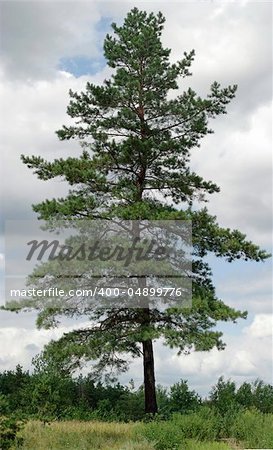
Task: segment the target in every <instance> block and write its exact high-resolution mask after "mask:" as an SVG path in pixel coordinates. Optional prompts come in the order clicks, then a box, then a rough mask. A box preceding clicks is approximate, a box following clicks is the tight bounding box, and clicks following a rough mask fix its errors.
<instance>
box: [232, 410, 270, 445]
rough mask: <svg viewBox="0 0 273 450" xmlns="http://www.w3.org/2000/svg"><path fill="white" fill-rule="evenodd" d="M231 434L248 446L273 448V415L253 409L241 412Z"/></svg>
mask: <svg viewBox="0 0 273 450" xmlns="http://www.w3.org/2000/svg"><path fill="white" fill-rule="evenodd" d="M230 436H232V437H234V438H235V439H237V440H239V441H241V442H243V444H244V447H248V448H273V415H272V414H261V413H260V412H259V411H257V410H255V409H253V410H251V411H243V412H241V413H239V414H238V415H237V417H236V419H235V421H234V423H233V425H232V427H231V429H230Z"/></svg>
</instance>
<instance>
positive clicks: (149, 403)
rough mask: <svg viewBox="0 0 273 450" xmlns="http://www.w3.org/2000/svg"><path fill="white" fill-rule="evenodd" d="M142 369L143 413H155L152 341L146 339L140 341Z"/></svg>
mask: <svg viewBox="0 0 273 450" xmlns="http://www.w3.org/2000/svg"><path fill="white" fill-rule="evenodd" d="M142 349H143V369H144V394H145V413H150V414H155V413H157V402H156V391H155V368H154V351H153V341H152V339H148V340H147V341H143V342H142Z"/></svg>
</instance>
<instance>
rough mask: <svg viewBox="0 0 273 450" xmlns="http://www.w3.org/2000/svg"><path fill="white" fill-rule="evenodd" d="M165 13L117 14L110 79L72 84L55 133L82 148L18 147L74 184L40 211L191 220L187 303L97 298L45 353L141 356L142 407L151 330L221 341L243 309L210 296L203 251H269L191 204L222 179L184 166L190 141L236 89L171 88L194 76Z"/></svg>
mask: <svg viewBox="0 0 273 450" xmlns="http://www.w3.org/2000/svg"><path fill="white" fill-rule="evenodd" d="M164 22H165V19H164V17H163V15H162V14H161V13H160V12H159V13H158V14H157V15H156V14H153V13H151V14H148V13H146V12H145V11H139V10H138V9H137V8H134V9H132V10H131V11H130V12H129V13H128V15H127V16H126V18H125V20H124V24H123V25H122V26H120V27H119V26H117V25H116V24H112V28H113V33H112V34H111V35H110V34H107V36H106V38H105V41H104V55H105V58H106V60H107V63H108V65H109V66H110V67H111V68H112V69H113V75H112V76H111V78H110V79H108V80H105V81H104V83H103V84H102V85H95V84H92V83H87V85H86V89H85V91H83V92H80V93H77V92H72V91H70V97H71V100H70V103H69V106H68V109H67V113H68V115H69V116H70V117H71V118H72V119H73V120H74V122H73V125H71V126H63V128H62V129H61V130H59V131H57V135H58V137H59V139H60V140H63V141H65V140H69V139H77V140H79V141H80V143H81V145H82V147H83V151H82V154H81V156H79V157H69V158H66V159H63V158H59V159H55V160H53V161H51V162H50V161H46V160H44V159H43V158H42V157H39V156H38V157H37V156H31V157H29V156H24V155H22V160H23V163H25V164H26V165H27V166H28V167H29V168H30V169H33V170H34V172H35V173H36V175H37V176H38V177H39V178H40V179H41V180H49V179H52V178H56V177H61V178H62V179H64V180H66V181H67V182H68V183H69V185H70V186H71V190H70V191H69V194H68V195H67V196H66V197H65V198H57V199H51V200H45V201H44V202H42V203H40V204H37V205H35V206H34V207H33V209H34V211H35V212H37V213H38V214H39V218H40V219H44V220H49V219H52V218H59V219H66V218H69V219H72V218H75V219H76V218H78V219H81V218H85V219H97V218H106V217H107V218H109V219H110V218H112V219H114V218H120V219H136V220H137V219H141V220H146V219H148V220H158V219H164V220H176V219H181V220H191V221H192V233H193V237H192V238H193V273H192V280H193V292H192V295H193V299H192V307H191V308H179V307H170V308H167V309H165V310H164V311H162V310H160V309H157V308H156V307H153V308H149V307H146V308H142V309H141V308H138V309H130V308H118V309H116V308H109V309H103V310H102V309H100V308H97V309H96V308H95V309H94V310H93V312H92V314H91V313H90V311H89V318H90V327H88V328H86V329H77V330H74V331H71V332H68V333H66V334H65V335H64V336H63V337H62V338H61V339H59V340H58V341H54V342H51V343H49V344H48V346H47V347H46V348H45V350H44V352H43V358H44V360H47V361H49V362H50V363H51V364H55V365H58V367H60V368H62V369H67V370H73V369H75V368H76V367H78V366H79V364H80V363H82V362H84V361H88V360H96V366H95V368H96V370H97V371H98V372H100V371H103V370H105V369H107V368H109V367H113V366H115V367H116V368H117V370H119V371H121V370H126V369H127V368H128V361H127V356H126V357H124V354H127V355H130V356H131V357H142V358H143V367H144V390H145V410H146V412H147V413H155V412H156V411H157V402H156V394H155V372H154V355H153V343H154V341H155V340H157V339H159V338H161V339H162V340H163V341H164V343H165V344H166V345H167V346H169V347H170V348H177V349H178V352H180V353H181V352H186V353H187V352H190V351H191V350H192V349H194V350H195V351H207V350H210V349H212V348H213V347H217V348H218V349H219V350H221V349H223V348H224V346H225V344H224V343H223V342H222V340H221V336H222V333H221V332H219V331H216V330H215V329H214V327H215V325H216V323H217V321H232V322H236V320H237V319H239V318H245V317H246V312H242V311H237V310H235V309H233V308H231V307H229V306H228V305H226V304H225V303H224V302H223V301H222V300H220V299H219V298H217V296H216V292H215V288H214V286H213V283H212V279H211V275H212V274H211V270H210V267H209V266H208V264H207V263H206V262H205V261H204V257H205V256H206V255H207V254H208V253H210V252H212V253H214V254H215V255H216V256H217V257H222V258H225V259H226V260H227V261H228V262H231V261H233V260H236V259H238V258H242V259H244V260H255V261H262V260H264V259H265V258H266V257H268V255H267V254H266V253H265V252H264V251H262V250H260V249H259V248H258V247H257V246H256V245H254V244H253V243H251V242H249V241H247V240H246V237H245V235H244V234H242V233H241V232H240V231H238V230H230V229H224V228H221V227H220V226H219V225H218V224H217V221H216V218H215V217H213V216H211V215H209V213H208V211H207V209H206V208H201V209H199V210H197V209H196V208H195V209H193V207H192V205H193V202H195V203H198V204H199V202H202V201H206V196H207V194H212V193H215V192H219V187H218V186H217V185H216V184H215V183H213V182H212V181H205V180H204V179H203V178H202V177H201V176H199V175H198V174H196V173H195V172H193V171H192V170H191V168H190V154H191V151H192V150H193V149H194V148H196V147H199V145H200V140H201V139H202V138H203V137H204V136H206V135H207V134H208V133H212V130H211V129H210V128H209V125H208V122H209V120H210V119H213V118H215V117H216V116H218V115H220V114H225V113H226V106H227V104H228V103H229V102H230V101H231V100H232V99H233V98H234V96H235V92H236V88H237V87H236V86H228V87H224V88H222V87H221V86H220V85H219V83H217V82H214V83H213V84H212V85H211V88H210V92H209V94H208V95H207V97H206V98H201V97H199V96H198V95H197V94H196V92H194V91H193V90H192V89H190V88H189V89H188V90H186V91H185V92H183V93H181V94H179V95H177V96H176V97H175V96H174V95H173V94H172V95H170V93H173V92H174V91H175V90H178V79H179V78H185V77H188V76H190V75H191V73H190V70H189V69H190V66H191V63H192V61H193V58H194V51H190V52H189V53H184V56H183V58H182V59H181V60H180V61H178V62H177V63H176V64H172V63H171V62H170V52H171V51H170V49H167V48H164V47H163V46H162V43H161V34H162V30H163V26H164ZM159 193H160V196H159V195H158V194H159ZM39 305H40V304H39ZM36 308H37V309H40V311H39V317H38V324H39V326H40V327H43V326H44V327H46V326H47V327H48V326H51V325H52V323H53V322H54V320H55V318H56V317H57V316H58V314H60V311H56V310H52V309H50V308H48V309H43V308H42V307H41V306H38V305H36ZM62 313H63V314H65V311H64V312H62ZM75 314H77V312H76V311H75ZM94 370H95V369H94Z"/></svg>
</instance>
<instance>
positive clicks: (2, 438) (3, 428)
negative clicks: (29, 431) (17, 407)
mask: <svg viewBox="0 0 273 450" xmlns="http://www.w3.org/2000/svg"><path fill="white" fill-rule="evenodd" d="M22 426H23V422H22V421H19V420H17V419H15V418H13V417H4V416H2V417H0V446H1V447H0V449H1V450H7V449H10V448H11V447H12V445H13V444H14V443H15V441H16V442H17V444H19V445H21V444H22V438H19V437H18V436H17V433H18V431H20V430H21V428H22Z"/></svg>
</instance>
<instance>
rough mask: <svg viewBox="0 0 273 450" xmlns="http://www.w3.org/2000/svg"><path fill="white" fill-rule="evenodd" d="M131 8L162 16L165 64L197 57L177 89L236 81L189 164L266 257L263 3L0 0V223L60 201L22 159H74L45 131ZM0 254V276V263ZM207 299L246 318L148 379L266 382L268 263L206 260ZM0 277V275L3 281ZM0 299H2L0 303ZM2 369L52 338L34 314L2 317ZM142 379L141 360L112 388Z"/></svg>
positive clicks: (169, 359) (168, 356) (163, 356)
mask: <svg viewBox="0 0 273 450" xmlns="http://www.w3.org/2000/svg"><path fill="white" fill-rule="evenodd" d="M133 6H138V7H139V8H143V9H146V10H148V11H155V12H157V11H159V10H161V11H162V12H163V14H164V15H165V17H166V24H165V30H164V33H163V42H164V44H165V45H166V46H168V47H170V48H171V49H172V54H171V58H172V60H174V61H175V60H177V59H179V58H181V56H182V55H183V52H184V51H189V50H191V49H192V48H194V49H195V50H196V58H195V62H194V63H193V66H192V71H193V76H192V77H191V78H190V79H187V81H186V82H184V84H183V83H182V84H180V88H181V90H183V89H185V88H187V87H188V86H189V85H190V86H191V87H193V88H194V89H195V90H196V91H197V92H198V93H200V94H201V95H205V94H206V93H207V92H208V89H209V86H210V84H211V83H212V82H213V81H214V80H217V81H219V82H220V83H222V84H223V85H225V84H234V83H237V84H238V94H237V96H236V99H235V100H233V102H232V104H231V105H230V106H229V107H228V114H227V115H225V116H222V117H220V118H217V119H216V121H214V122H213V124H212V125H213V128H214V130H215V134H213V135H210V136H208V137H206V138H205V139H204V140H203V143H202V146H201V148H200V149H197V150H195V151H194V152H193V156H192V164H193V166H194V168H195V170H196V171H197V172H198V173H199V174H200V175H202V176H203V177H204V178H206V179H210V180H213V181H215V182H216V183H217V184H218V185H219V186H220V187H221V192H220V194H215V195H213V196H211V197H210V203H209V205H208V208H209V211H210V212H211V213H213V214H215V215H217V217H218V220H219V223H220V224H221V225H223V226H228V227H232V228H238V229H240V230H241V231H242V232H245V233H246V234H247V235H248V237H249V238H250V239H252V240H253V241H255V243H257V244H259V245H261V246H262V247H263V248H266V249H267V250H269V251H270V250H271V234H272V198H271V196H272V160H271V151H272V149H271V143H272V130H271V118H272V117H271V108H272V36H271V30H272V11H271V8H272V6H271V2H261V1H259V2H248V1H238V0H237V1H235V2H225V3H224V2H221V1H202V2H201V1H186V2H182V1H180V2H179V1H177V2H173V3H172V2H148V1H146V2H134V3H131V2H126V1H123V2H116V1H109V2H106V1H102V2H92V1H89V2H79V1H74V2H73V1H72V2H66V1H60V2H56V1H35V2H26V1H0V7H1V15H0V20H1V27H0V29H1V43H0V45H1V48H0V50H1V63H0V92H1V124H2V127H1V128H2V129H1V147H2V155H3V156H2V162H3V164H2V173H1V182H2V193H3V195H2V211H3V213H4V214H3V216H4V218H5V219H15V220H16V219H26V218H31V217H35V216H34V214H33V213H32V212H31V204H33V203H36V202H37V201H40V200H43V199H45V198H50V197H52V196H61V195H62V194H63V193H64V192H66V186H65V185H64V184H63V183H60V181H49V182H42V181H39V180H36V178H35V176H34V175H32V174H31V172H30V171H29V170H28V169H27V168H26V167H25V166H24V165H22V163H21V161H20V158H19V157H20V154H21V153H25V154H36V155H41V156H44V157H46V158H49V159H50V158H53V157H61V156H65V155H72V154H78V153H79V146H78V144H77V143H76V142H72V143H71V142H69V143H67V142H59V141H58V140H57V137H56V135H55V134H54V132H55V130H57V129H59V128H60V127H61V125H62V124H64V123H67V122H68V119H67V117H66V106H67V104H68V90H69V89H70V88H72V89H73V90H80V89H84V86H85V84H86V81H87V80H89V81H91V82H95V83H101V82H102V81H103V79H105V78H107V77H108V76H109V74H110V70H109V69H108V68H107V66H106V64H105V60H104V57H103V52H102V45H103V38H104V36H105V34H106V33H107V32H108V31H109V30H110V24H111V23H112V22H113V21H116V22H118V23H122V20H123V17H124V16H125V14H126V13H127V12H128V11H129V10H130V9H131V7H133ZM3 252H4V251H2V253H1V256H0V263H1V264H2V274H4V271H3V264H4V256H3ZM212 265H213V269H214V275H215V276H214V280H215V284H216V287H217V293H218V294H219V296H222V298H223V300H225V302H227V303H228V304H230V305H232V306H235V307H236V308H237V307H239V308H242V309H243V310H245V309H247V310H248V311H249V317H248V319H247V321H241V322H240V323H239V324H237V325H227V324H224V325H220V326H219V328H220V329H222V330H223V331H224V340H225V342H226V343H227V348H226V350H225V351H224V352H218V351H211V352H209V353H207V352H203V353H195V354H192V355H190V356H187V357H177V356H175V352H173V351H170V350H168V349H167V348H163V347H162V346H161V345H160V343H159V344H158V345H157V348H156V378H157V382H158V383H161V384H166V385H168V384H170V383H173V382H175V381H178V380H179V379H180V378H186V379H188V380H189V384H190V386H192V387H193V388H195V389H197V390H198V392H200V393H202V394H205V393H206V392H207V391H208V387H209V386H211V385H212V384H213V383H215V382H216V380H217V378H218V377H219V376H220V375H222V374H224V375H225V376H226V377H231V378H233V379H235V380H236V381H238V383H240V382H241V381H244V380H245V379H248V380H254V379H255V378H257V377H260V378H262V379H264V380H265V381H267V382H272V363H271V360H272V337H271V331H272V285H271V270H272V266H271V261H267V262H266V263H264V264H262V263H259V264H258V263H245V264H243V263H241V262H237V263H235V264H234V265H228V264H227V263H223V262H222V261H214V260H213V261H212ZM2 279H3V275H2ZM2 297H3V298H2V303H3V302H4V295H2ZM0 320H1V331H0V338H1V339H0V370H4V369H9V368H14V367H15V365H16V364H17V363H18V362H20V363H22V364H23V365H24V367H26V368H29V367H30V361H31V358H32V356H33V355H34V354H36V353H37V352H38V351H39V350H40V349H41V348H42V346H43V345H44V344H45V343H46V342H47V341H48V339H50V337H52V336H55V337H56V336H59V335H60V333H61V332H63V331H64V328H63V329H61V330H57V331H54V332H52V331H43V330H42V331H38V330H36V329H35V316H34V314H31V313H30V314H24V315H22V314H20V315H13V314H10V313H4V312H1V315H0ZM132 377H133V378H134V379H135V380H136V381H137V382H141V380H142V367H141V361H139V362H137V363H134V365H133V366H132V369H131V370H130V372H129V373H128V374H126V376H123V377H122V381H124V382H127V381H128V380H129V379H130V378H132Z"/></svg>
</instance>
